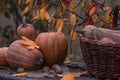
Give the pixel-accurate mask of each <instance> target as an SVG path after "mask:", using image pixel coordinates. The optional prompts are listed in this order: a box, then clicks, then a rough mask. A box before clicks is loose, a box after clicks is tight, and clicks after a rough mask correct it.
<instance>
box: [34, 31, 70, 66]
mask: <svg viewBox="0 0 120 80" xmlns="http://www.w3.org/2000/svg"><path fill="white" fill-rule="evenodd" d="M35 42H36V44H37V45H38V46H39V49H40V51H41V52H42V53H43V56H44V60H45V65H46V66H52V65H54V64H59V65H61V64H62V63H63V62H64V59H65V58H66V55H67V50H68V42H67V39H66V37H65V36H64V34H63V33H58V32H44V33H40V34H39V35H38V36H37V38H36V39H35Z"/></svg>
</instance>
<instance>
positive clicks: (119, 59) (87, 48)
mask: <svg viewBox="0 0 120 80" xmlns="http://www.w3.org/2000/svg"><path fill="white" fill-rule="evenodd" d="M80 47H81V49H82V54H83V57H84V61H85V63H86V68H87V70H88V72H89V73H90V74H91V75H94V76H96V77H97V78H109V79H118V78H120V44H104V45H100V44H99V42H98V41H97V40H92V39H88V38H85V37H80Z"/></svg>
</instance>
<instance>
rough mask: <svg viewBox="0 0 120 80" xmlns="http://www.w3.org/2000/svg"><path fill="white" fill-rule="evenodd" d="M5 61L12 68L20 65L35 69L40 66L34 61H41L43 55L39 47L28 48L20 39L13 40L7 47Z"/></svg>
mask: <svg viewBox="0 0 120 80" xmlns="http://www.w3.org/2000/svg"><path fill="white" fill-rule="evenodd" d="M7 61H8V63H9V65H10V66H11V67H13V68H19V67H22V68H24V69H27V70H35V69H38V68H40V67H41V65H39V66H38V65H36V62H39V61H41V63H42V62H43V55H42V53H41V52H40V50H39V49H36V48H35V49H32V50H30V49H28V48H27V47H26V46H25V45H23V44H22V43H21V40H16V41H14V42H13V43H12V44H11V45H10V46H9V48H8V53H7Z"/></svg>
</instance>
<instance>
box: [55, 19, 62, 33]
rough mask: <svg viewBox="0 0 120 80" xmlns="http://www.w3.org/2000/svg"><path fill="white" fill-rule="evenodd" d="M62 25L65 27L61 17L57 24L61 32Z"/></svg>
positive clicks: (58, 30)
mask: <svg viewBox="0 0 120 80" xmlns="http://www.w3.org/2000/svg"><path fill="white" fill-rule="evenodd" d="M62 27H63V20H62V19H60V20H58V21H57V24H56V28H57V32H61V31H62Z"/></svg>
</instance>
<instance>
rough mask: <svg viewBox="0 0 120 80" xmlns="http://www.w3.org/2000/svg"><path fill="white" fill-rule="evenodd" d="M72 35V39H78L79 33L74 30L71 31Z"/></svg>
mask: <svg viewBox="0 0 120 80" xmlns="http://www.w3.org/2000/svg"><path fill="white" fill-rule="evenodd" d="M70 36H71V38H72V40H76V39H77V33H76V32H75V31H74V33H73V30H72V31H71V33H70Z"/></svg>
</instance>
